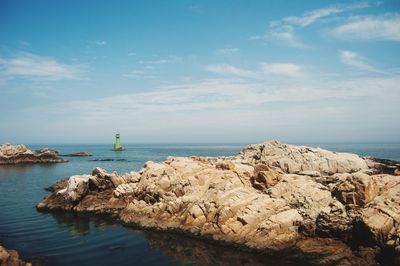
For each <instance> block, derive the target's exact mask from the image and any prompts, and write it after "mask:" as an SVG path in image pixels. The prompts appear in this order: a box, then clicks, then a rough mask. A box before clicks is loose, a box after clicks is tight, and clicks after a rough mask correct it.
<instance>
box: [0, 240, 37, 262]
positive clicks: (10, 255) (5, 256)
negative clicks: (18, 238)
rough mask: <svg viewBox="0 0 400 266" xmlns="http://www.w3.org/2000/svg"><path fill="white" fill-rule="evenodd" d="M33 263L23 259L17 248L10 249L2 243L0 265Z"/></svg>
mask: <svg viewBox="0 0 400 266" xmlns="http://www.w3.org/2000/svg"><path fill="white" fill-rule="evenodd" d="M31 265H32V263H29V262H25V261H22V259H21V258H20V257H19V254H18V252H17V251H15V250H9V249H6V248H4V247H3V246H2V245H0V266H31Z"/></svg>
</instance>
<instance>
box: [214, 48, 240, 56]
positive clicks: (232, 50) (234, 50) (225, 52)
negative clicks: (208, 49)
mask: <svg viewBox="0 0 400 266" xmlns="http://www.w3.org/2000/svg"><path fill="white" fill-rule="evenodd" d="M237 52H239V48H234V47H232V48H222V49H218V50H216V51H215V53H216V54H219V55H230V54H235V53H237Z"/></svg>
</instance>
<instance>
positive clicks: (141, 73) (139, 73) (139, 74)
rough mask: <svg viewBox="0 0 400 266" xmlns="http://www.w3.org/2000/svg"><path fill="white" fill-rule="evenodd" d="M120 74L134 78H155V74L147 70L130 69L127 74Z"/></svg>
mask: <svg viewBox="0 0 400 266" xmlns="http://www.w3.org/2000/svg"><path fill="white" fill-rule="evenodd" d="M122 76H124V77H127V78H134V79H155V78H156V76H155V75H154V74H153V73H150V72H149V71H148V70H140V69H139V70H138V69H137V70H132V71H131V72H129V73H127V74H123V75H122Z"/></svg>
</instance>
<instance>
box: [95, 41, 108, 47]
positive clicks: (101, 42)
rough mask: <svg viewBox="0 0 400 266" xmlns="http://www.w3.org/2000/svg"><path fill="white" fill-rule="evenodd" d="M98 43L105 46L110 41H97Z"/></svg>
mask: <svg viewBox="0 0 400 266" xmlns="http://www.w3.org/2000/svg"><path fill="white" fill-rule="evenodd" d="M96 44H97V45H99V46H105V45H107V44H108V43H107V42H106V41H96Z"/></svg>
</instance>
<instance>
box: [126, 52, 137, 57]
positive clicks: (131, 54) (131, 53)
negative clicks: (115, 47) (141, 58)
mask: <svg viewBox="0 0 400 266" xmlns="http://www.w3.org/2000/svg"><path fill="white" fill-rule="evenodd" d="M135 55H136V53H134V52H129V53H128V56H135Z"/></svg>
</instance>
